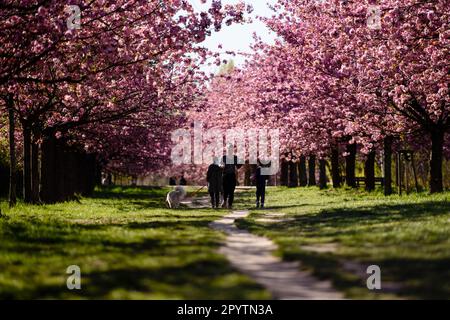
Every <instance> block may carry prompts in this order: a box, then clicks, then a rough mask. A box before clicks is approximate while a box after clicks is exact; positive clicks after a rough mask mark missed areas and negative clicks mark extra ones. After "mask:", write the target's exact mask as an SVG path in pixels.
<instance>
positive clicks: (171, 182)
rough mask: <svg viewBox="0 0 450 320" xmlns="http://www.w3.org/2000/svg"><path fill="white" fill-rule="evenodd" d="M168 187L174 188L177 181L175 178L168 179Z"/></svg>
mask: <svg viewBox="0 0 450 320" xmlns="http://www.w3.org/2000/svg"><path fill="white" fill-rule="evenodd" d="M169 185H171V186H176V185H177V180H176V179H175V177H170V178H169Z"/></svg>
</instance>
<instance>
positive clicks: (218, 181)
mask: <svg viewBox="0 0 450 320" xmlns="http://www.w3.org/2000/svg"><path fill="white" fill-rule="evenodd" d="M222 175H223V170H222V167H221V166H220V164H219V159H218V158H217V157H214V158H213V163H212V164H211V165H210V166H209V168H208V173H207V174H206V181H207V182H208V191H209V195H210V197H211V206H212V208H213V209H217V208H219V204H220V193H221V192H222Z"/></svg>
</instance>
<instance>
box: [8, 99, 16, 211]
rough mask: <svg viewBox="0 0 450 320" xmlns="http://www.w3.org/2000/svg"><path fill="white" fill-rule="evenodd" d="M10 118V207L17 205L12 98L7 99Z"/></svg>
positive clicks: (14, 128)
mask: <svg viewBox="0 0 450 320" xmlns="http://www.w3.org/2000/svg"><path fill="white" fill-rule="evenodd" d="M7 99H8V100H7V104H8V117H9V162H10V165H9V206H10V207H13V206H15V205H16V202H17V199H16V178H17V173H16V139H15V136H14V133H15V131H16V127H15V121H14V108H13V99H12V97H11V96H10V97H8V98H7Z"/></svg>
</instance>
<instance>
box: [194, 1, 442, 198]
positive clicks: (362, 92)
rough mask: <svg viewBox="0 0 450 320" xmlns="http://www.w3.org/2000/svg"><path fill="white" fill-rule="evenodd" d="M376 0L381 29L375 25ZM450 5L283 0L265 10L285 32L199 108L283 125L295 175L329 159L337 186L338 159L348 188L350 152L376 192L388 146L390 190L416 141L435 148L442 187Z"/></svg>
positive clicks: (436, 176) (435, 188)
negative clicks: (402, 154)
mask: <svg viewBox="0 0 450 320" xmlns="http://www.w3.org/2000/svg"><path fill="white" fill-rule="evenodd" d="M372 4H377V5H378V8H379V17H380V23H381V24H380V25H379V27H376V28H373V27H371V26H370V25H369V23H368V19H369V18H371V17H370V14H371V11H370V5H372ZM449 7H450V3H449V1H448V0H437V1H421V0H383V1H377V2H376V3H375V2H373V1H338V0H328V1H313V0H311V1H306V0H280V1H278V4H277V5H276V6H275V8H274V9H275V12H276V14H275V15H274V16H273V17H271V18H267V19H264V21H265V22H266V24H267V25H268V26H269V27H270V28H271V30H273V31H274V32H275V33H276V34H278V36H279V40H278V41H277V42H276V43H275V44H274V45H267V44H264V42H263V41H261V40H259V41H257V43H256V45H255V50H256V53H255V54H254V55H253V56H251V57H250V58H249V60H248V62H247V63H246V65H245V66H244V67H243V68H242V69H235V70H234V71H232V72H230V73H228V74H226V75H223V76H220V77H216V79H215V80H214V81H213V83H212V86H211V90H210V92H209V93H208V96H207V106H206V107H205V109H204V110H203V112H202V113H199V114H198V118H200V119H201V120H203V121H205V122H206V123H212V124H213V125H215V124H221V126H222V127H224V128H226V127H243V128H250V127H255V128H268V127H269V128H279V129H280V130H281V131H282V134H281V139H282V146H283V150H282V152H283V153H285V162H284V165H282V169H281V180H282V183H283V184H288V183H289V184H290V185H291V186H297V184H298V183H300V185H306V184H307V183H309V184H311V185H315V184H316V180H315V170H316V168H315V164H316V160H318V163H319V172H320V174H319V184H320V185H321V186H322V187H325V185H326V173H325V169H326V166H327V163H328V162H327V161H326V160H328V159H331V161H330V162H331V176H332V180H333V185H334V186H335V187H338V186H340V185H341V183H342V181H341V174H340V170H339V166H340V163H339V161H340V160H339V159H340V158H342V156H343V157H345V176H346V183H347V184H348V185H349V186H352V187H354V186H355V185H356V181H355V161H356V156H357V152H358V151H359V152H358V153H359V155H360V156H362V157H363V158H364V159H365V165H364V172H365V178H366V188H367V189H368V190H373V189H374V187H375V169H374V165H375V159H376V158H375V156H376V155H377V154H378V155H383V163H384V175H385V193H386V194H390V193H391V192H392V175H393V173H392V170H391V164H392V160H393V159H392V157H393V151H395V150H399V149H402V148H405V147H407V148H413V149H416V150H419V149H420V150H422V151H423V150H425V151H426V152H428V153H429V154H430V161H429V189H430V192H432V193H435V192H441V191H443V173H442V164H443V158H444V156H445V155H447V156H449V152H448V151H449V150H450V148H449V147H450V141H449V140H450V139H448V137H449V136H448V134H449V130H450V116H449V113H450V106H449V101H450V98H449V77H450V73H449V71H450V69H449V64H450V59H449V56H450V55H449V49H450V25H449V24H450V16H449V12H450V10H449ZM308 159H309V161H308ZM307 161H308V162H309V166H308V167H309V181H308V174H307V169H306V163H307ZM296 166H298V169H299V170H297V168H296ZM297 172H299V173H300V177H298V176H297ZM288 175H290V176H288Z"/></svg>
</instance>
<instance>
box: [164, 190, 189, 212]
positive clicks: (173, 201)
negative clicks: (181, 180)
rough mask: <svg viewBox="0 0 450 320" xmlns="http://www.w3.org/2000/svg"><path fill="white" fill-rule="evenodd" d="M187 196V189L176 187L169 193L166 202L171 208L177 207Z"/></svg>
mask: <svg viewBox="0 0 450 320" xmlns="http://www.w3.org/2000/svg"><path fill="white" fill-rule="evenodd" d="M185 197H186V190H185V189H184V188H183V187H181V186H178V187H175V189H174V190H173V191H170V192H169V193H168V194H167V198H166V203H167V207H169V208H170V209H177V208H178V207H179V206H180V202H181V201H182V200H183V199H184V198H185Z"/></svg>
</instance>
